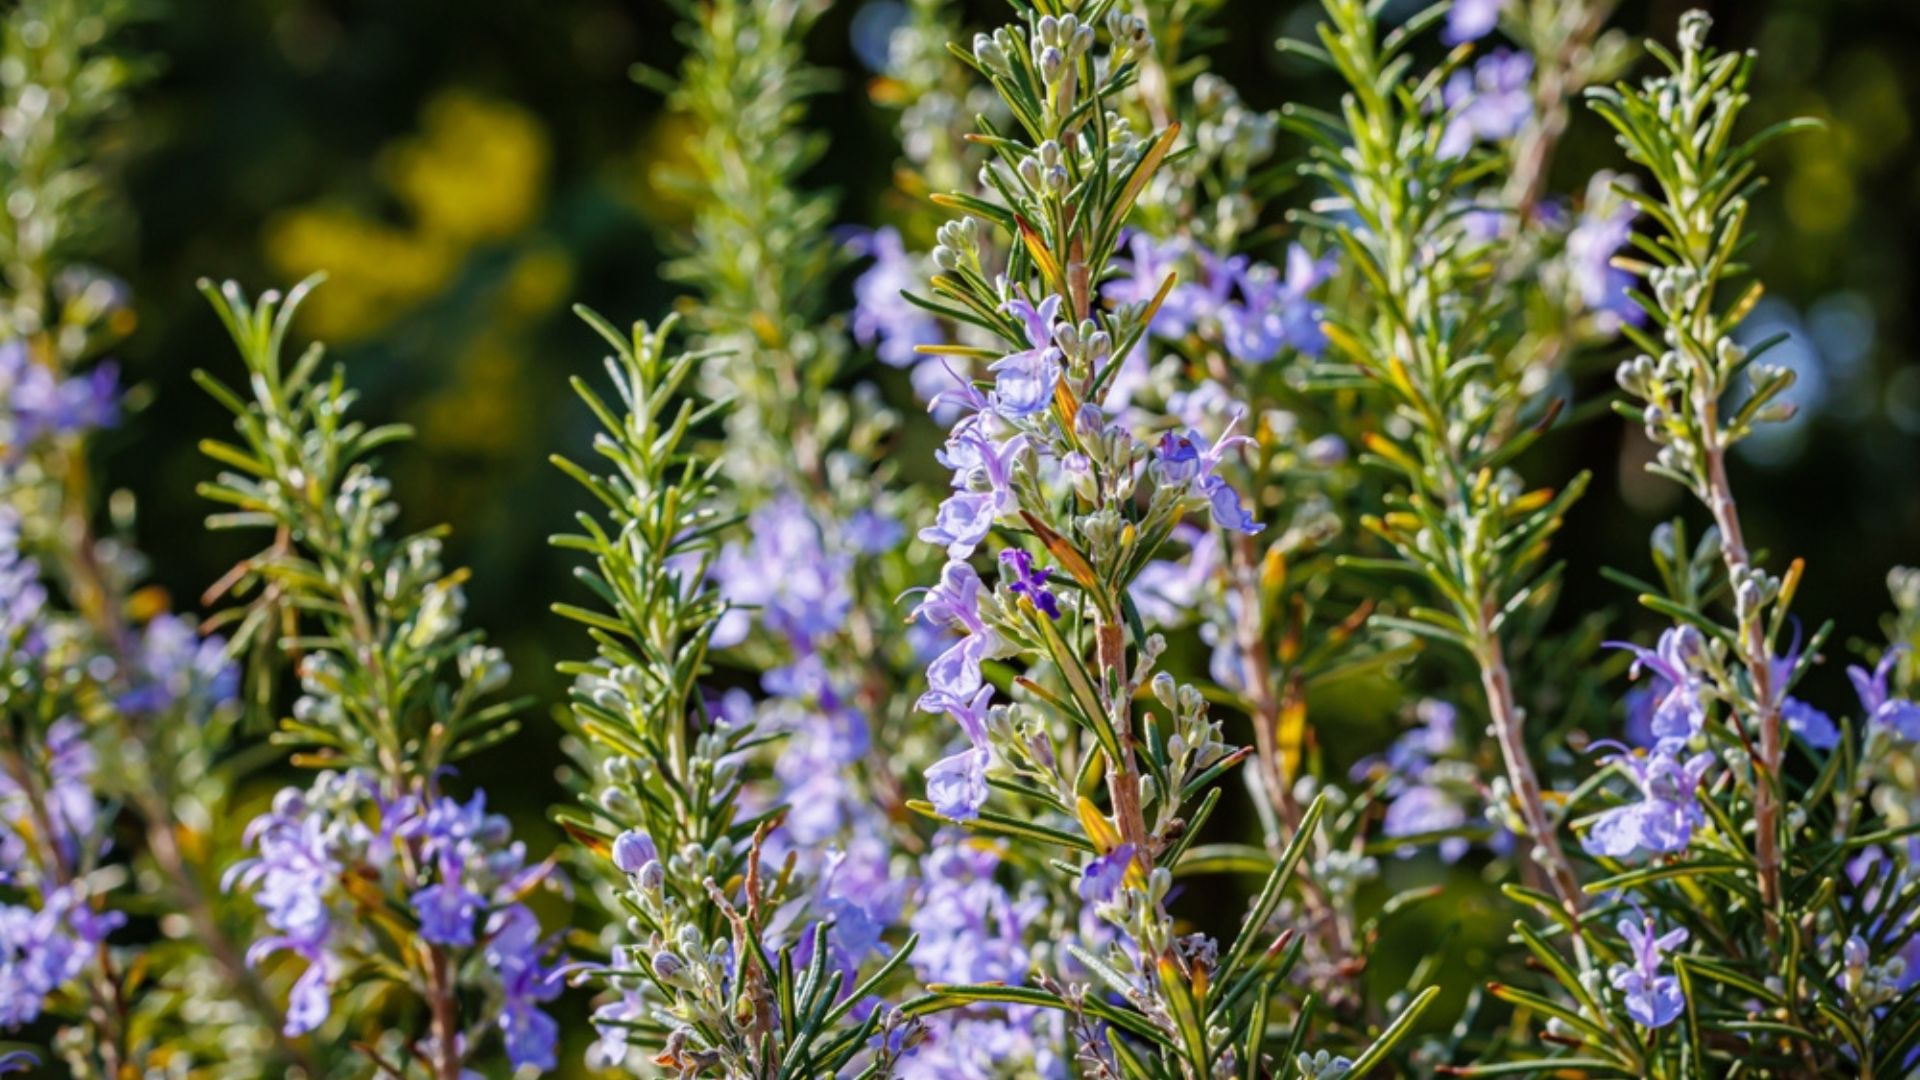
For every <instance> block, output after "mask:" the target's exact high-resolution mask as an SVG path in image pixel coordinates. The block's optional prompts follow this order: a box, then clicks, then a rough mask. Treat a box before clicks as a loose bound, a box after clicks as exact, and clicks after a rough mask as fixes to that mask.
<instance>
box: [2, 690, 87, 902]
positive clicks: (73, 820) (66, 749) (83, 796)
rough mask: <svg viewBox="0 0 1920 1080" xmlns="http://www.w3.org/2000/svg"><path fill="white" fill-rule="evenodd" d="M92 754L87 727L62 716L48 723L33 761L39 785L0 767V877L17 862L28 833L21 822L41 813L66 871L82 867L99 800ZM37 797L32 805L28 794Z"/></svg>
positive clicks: (32, 819) (24, 848) (33, 819)
mask: <svg viewBox="0 0 1920 1080" xmlns="http://www.w3.org/2000/svg"><path fill="white" fill-rule="evenodd" d="M95 766H96V760H95V757H94V753H93V745H92V744H91V743H90V742H88V741H87V729H86V727H85V726H84V725H83V724H81V723H80V721H78V720H75V719H74V718H72V717H62V718H61V719H59V720H55V721H54V722H53V723H52V724H50V725H48V727H47V732H46V736H45V737H44V739H42V740H41V744H40V747H39V754H38V755H37V757H36V760H35V761H34V762H33V763H32V767H33V768H34V769H35V770H36V771H37V772H38V774H39V775H40V778H41V785H40V786H41V790H40V792H39V793H38V795H37V796H34V795H30V794H29V793H28V792H27V790H26V789H24V788H22V787H21V786H20V785H19V784H18V783H16V782H15V781H14V779H13V777H12V776H10V775H8V774H7V773H4V772H0V856H5V857H4V859H0V883H4V882H5V881H7V880H8V877H9V868H10V867H13V866H17V865H18V864H19V863H20V862H21V861H22V860H23V859H24V858H25V852H26V837H27V836H28V835H30V834H29V833H27V832H24V831H21V826H20V825H18V824H16V823H20V822H31V821H35V820H36V819H37V818H39V817H41V816H43V815H44V817H45V818H46V825H47V826H48V827H49V828H50V829H51V831H52V835H51V836H49V837H47V838H46V840H47V841H48V842H50V843H51V845H52V847H53V849H54V850H55V851H56V852H57V853H58V854H59V856H60V858H61V860H62V862H63V863H64V865H65V868H66V871H67V873H68V874H73V873H76V872H78V871H79V870H80V869H81V864H82V863H83V862H84V861H85V859H84V856H85V854H86V852H87V851H88V845H89V843H92V842H96V841H98V840H100V838H99V837H97V836H95V828H94V826H95V824H96V822H97V821H98V819H99V802H98V800H97V799H96V798H95V796H94V791H93V776H94V769H95ZM36 797H37V798H38V799H39V801H40V806H39V807H38V808H37V809H36V808H35V807H34V805H33V803H32V802H30V801H29V800H30V799H33V798H36Z"/></svg>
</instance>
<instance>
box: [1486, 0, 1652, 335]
mask: <svg viewBox="0 0 1920 1080" xmlns="http://www.w3.org/2000/svg"><path fill="white" fill-rule="evenodd" d="M1456 10H1457V9H1456ZM1615 182H1616V180H1615V178H1614V176H1613V175H1612V174H1610V173H1601V174H1598V175H1596V176H1595V177H1594V178H1593V182H1592V183H1591V184H1589V185H1588V186H1587V204H1586V208H1585V210H1584V211H1583V212H1582V213H1581V215H1580V219H1579V221H1578V222H1577V223H1575V225H1574V227H1573V230H1572V231H1571V232H1569V233H1568V234H1567V267H1568V274H1569V277H1570V278H1571V284H1572V287H1573V291H1574V293H1575V294H1576V295H1577V296H1578V297H1579V300H1580V302H1581V304H1582V305H1584V306H1585V307H1586V309H1587V310H1588V311H1590V312H1592V313H1593V314H1594V315H1595V316H1596V318H1597V320H1598V322H1599V324H1600V328H1601V330H1602V331H1603V332H1605V333H1613V332H1615V331H1617V330H1618V329H1619V328H1620V326H1621V325H1622V324H1627V325H1633V326H1638V325H1639V324H1641V323H1642V322H1644V321H1646V312H1645V311H1642V310H1641V308H1640V305H1639V304H1637V303H1635V302H1634V301H1633V298H1632V297H1631V296H1630V295H1628V290H1630V289H1631V288H1633V286H1634V284H1635V279H1634V276H1633V275H1632V274H1631V273H1629V272H1628V271H1626V270H1622V269H1620V268H1619V267H1617V266H1614V265H1613V257H1614V256H1615V255H1617V254H1619V253H1620V251H1621V250H1622V249H1623V248H1625V247H1626V246H1627V244H1628V241H1629V240H1630V239H1631V238H1632V236H1633V221H1634V218H1635V217H1637V216H1638V213H1639V212H1638V211H1637V210H1636V209H1635V208H1634V205H1633V203H1631V202H1629V201H1627V200H1626V199H1623V198H1621V197H1620V196H1619V195H1618V194H1617V193H1616V192H1614V190H1613V185H1614V183H1615Z"/></svg>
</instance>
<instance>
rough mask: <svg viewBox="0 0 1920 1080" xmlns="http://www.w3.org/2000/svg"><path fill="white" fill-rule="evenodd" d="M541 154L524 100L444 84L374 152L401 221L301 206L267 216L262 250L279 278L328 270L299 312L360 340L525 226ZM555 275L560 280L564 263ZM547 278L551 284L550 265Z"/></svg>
mask: <svg viewBox="0 0 1920 1080" xmlns="http://www.w3.org/2000/svg"><path fill="white" fill-rule="evenodd" d="M550 156H551V151H550V149H549V146H548V142H547V136H546V133H545V132H544V131H543V130H542V129H541V127H540V124H539V121H538V120H536V119H535V118H534V116H533V115H532V114H531V113H529V112H527V111H526V110H525V109H522V108H520V107H519V106H517V105H513V104H510V103H508V102H504V101H497V100H493V99H489V98H484V97H480V96H478V95H475V94H472V93H470V92H467V91H461V90H451V91H445V92H442V93H441V94H440V95H438V96H436V97H435V98H434V99H433V100H432V101H430V102H429V103H428V104H427V106H426V109H425V110H424V112H423V114H422V118H421V130H420V132H419V133H418V134H417V135H413V136H409V137H407V138H404V139H399V140H396V141H395V142H393V143H391V144H389V145H388V146H387V147H386V148H385V149H383V150H382V151H381V152H380V154H379V166H378V174H379V176H380V179H381V181H382V183H384V184H385V185H386V187H387V188H388V189H389V190H390V191H392V192H393V194H394V196H395V197H396V198H397V199H398V200H399V201H400V203H401V205H402V206H403V207H405V209H406V211H407V217H408V221H407V223H406V224H404V225H398V226H396V225H391V224H387V223H385V222H382V221H379V220H377V219H375V218H373V217H371V216H369V215H367V214H365V213H363V212H361V211H359V210H355V209H351V208H347V207H341V206H333V205H320V206H310V207H303V208H300V209H296V210H293V211H290V212H288V213H286V214H283V215H281V216H280V217H278V218H276V219H275V220H274V221H272V222H270V223H269V224H268V226H267V230H266V238H265V239H266V251H267V257H268V259H269V260H270V261H271V262H272V263H273V265H274V266H275V268H276V269H277V270H278V271H279V272H280V273H281V275H282V276H284V277H287V278H299V277H305V276H306V275H308V274H311V273H313V272H314V271H316V270H325V271H327V273H328V274H329V276H330V278H331V284H329V286H328V287H327V288H325V289H322V290H320V291H318V292H317V293H315V294H314V297H313V299H312V301H311V302H309V303H308V304H307V305H306V307H305V308H303V309H302V314H303V315H304V317H305V318H306V319H307V320H308V325H309V327H310V328H311V330H312V332H313V333H314V334H316V335H319V336H322V337H326V338H330V339H332V340H334V341H338V342H347V341H353V340H355V339H359V338H365V337H368V336H370V335H373V334H376V333H378V332H380V331H381V330H383V329H385V328H386V327H387V326H388V325H389V324H391V323H392V322H393V321H394V320H395V319H397V318H399V317H400V316H402V315H404V314H406V313H407V312H408V311H409V310H411V309H413V308H414V307H416V306H418V305H419V304H421V303H423V302H424V301H426V300H427V299H429V298H431V297H432V296H434V295H435V294H437V293H438V292H440V291H441V290H442V289H444V288H445V287H446V286H447V284H448V282H449V281H451V280H452V278H453V276H454V274H455V273H456V272H457V271H458V270H459V268H460V266H461V264H462V263H463V261H464V260H465V258H466V256H467V255H468V254H469V253H470V252H471V251H472V250H473V249H474V248H476V247H479V246H481V245H485V244H491V243H498V242H501V241H504V240H508V239H511V238H513V237H514V236H516V235H519V234H520V233H522V232H524V231H526V230H527V229H528V228H529V227H530V226H532V225H533V224H534V222H535V221H536V220H537V219H538V217H539V214H540V211H541V209H542V208H543V206H544V205H545V202H546V186H547V168H548V164H549V158H550ZM556 257H558V258H559V259H560V261H561V263H562V264H564V261H565V260H564V256H556ZM548 261H549V263H551V258H550V259H549V260H548ZM561 274H562V275H563V276H562V279H561V283H560V285H559V286H558V288H560V289H564V288H565V279H564V274H565V268H564V265H562V267H561ZM546 280H547V281H548V282H549V284H548V285H547V286H546V287H547V288H549V289H551V288H553V287H554V286H553V285H551V282H552V280H553V275H552V270H551V266H550V265H549V268H548V270H547V271H546ZM510 284H518V283H517V282H516V283H510Z"/></svg>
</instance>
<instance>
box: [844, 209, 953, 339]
mask: <svg viewBox="0 0 1920 1080" xmlns="http://www.w3.org/2000/svg"><path fill="white" fill-rule="evenodd" d="M847 246H848V248H850V249H851V250H852V251H854V252H855V253H856V254H860V255H867V256H871V257H872V259H873V265H871V266H869V267H868V268H867V269H866V270H865V271H864V272H863V273H861V275H860V276H859V277H858V278H856V279H855V280H854V283H853V299H854V307H853V336H854V340H856V341H858V342H859V343H860V344H862V345H873V344H874V343H875V342H878V343H879V346H880V347H879V349H878V350H876V355H877V356H879V358H880V362H881V363H883V364H888V365H890V366H892V367H908V366H911V365H912V364H913V363H914V362H915V361H916V360H919V359H921V356H920V354H919V353H917V352H915V351H914V346H916V345H935V344H938V343H939V342H940V341H941V340H942V335H941V333H940V324H939V322H938V321H936V320H935V319H934V317H933V316H932V315H931V314H930V313H928V312H927V311H926V310H925V309H923V308H921V307H918V306H916V305H915V304H914V303H913V302H912V301H910V300H908V299H907V298H906V297H905V296H904V295H902V294H903V293H905V292H906V291H907V290H909V289H912V288H915V287H917V286H918V285H919V282H920V278H921V273H920V268H919V267H918V266H916V265H915V264H914V260H913V259H911V258H909V257H908V256H907V249H906V246H905V245H904V244H902V243H901V242H900V233H899V231H898V230H896V229H893V228H890V227H889V228H880V229H875V230H873V231H872V232H861V233H858V234H856V235H854V236H853V237H852V238H851V240H850V241H849V243H848V245H847Z"/></svg>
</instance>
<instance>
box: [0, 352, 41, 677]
mask: <svg viewBox="0 0 1920 1080" xmlns="http://www.w3.org/2000/svg"><path fill="white" fill-rule="evenodd" d="M0 348H4V347H3V346H0ZM46 603H47V589H46V586H45V585H42V584H41V583H40V567H39V564H37V563H35V562H34V561H33V560H32V559H29V558H25V557H23V556H22V555H21V554H20V516H19V514H18V513H16V512H15V511H14V509H13V508H12V507H10V506H0V661H3V660H5V659H6V658H7V655H8V654H9V653H11V652H12V651H13V650H14V649H15V648H19V647H22V646H24V647H25V648H26V649H27V650H28V651H29V652H33V651H37V649H36V647H35V644H34V641H33V638H34V637H35V636H37V632H38V627H37V622H38V620H39V617H40V611H41V609H42V608H44V607H45V606H46Z"/></svg>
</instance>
